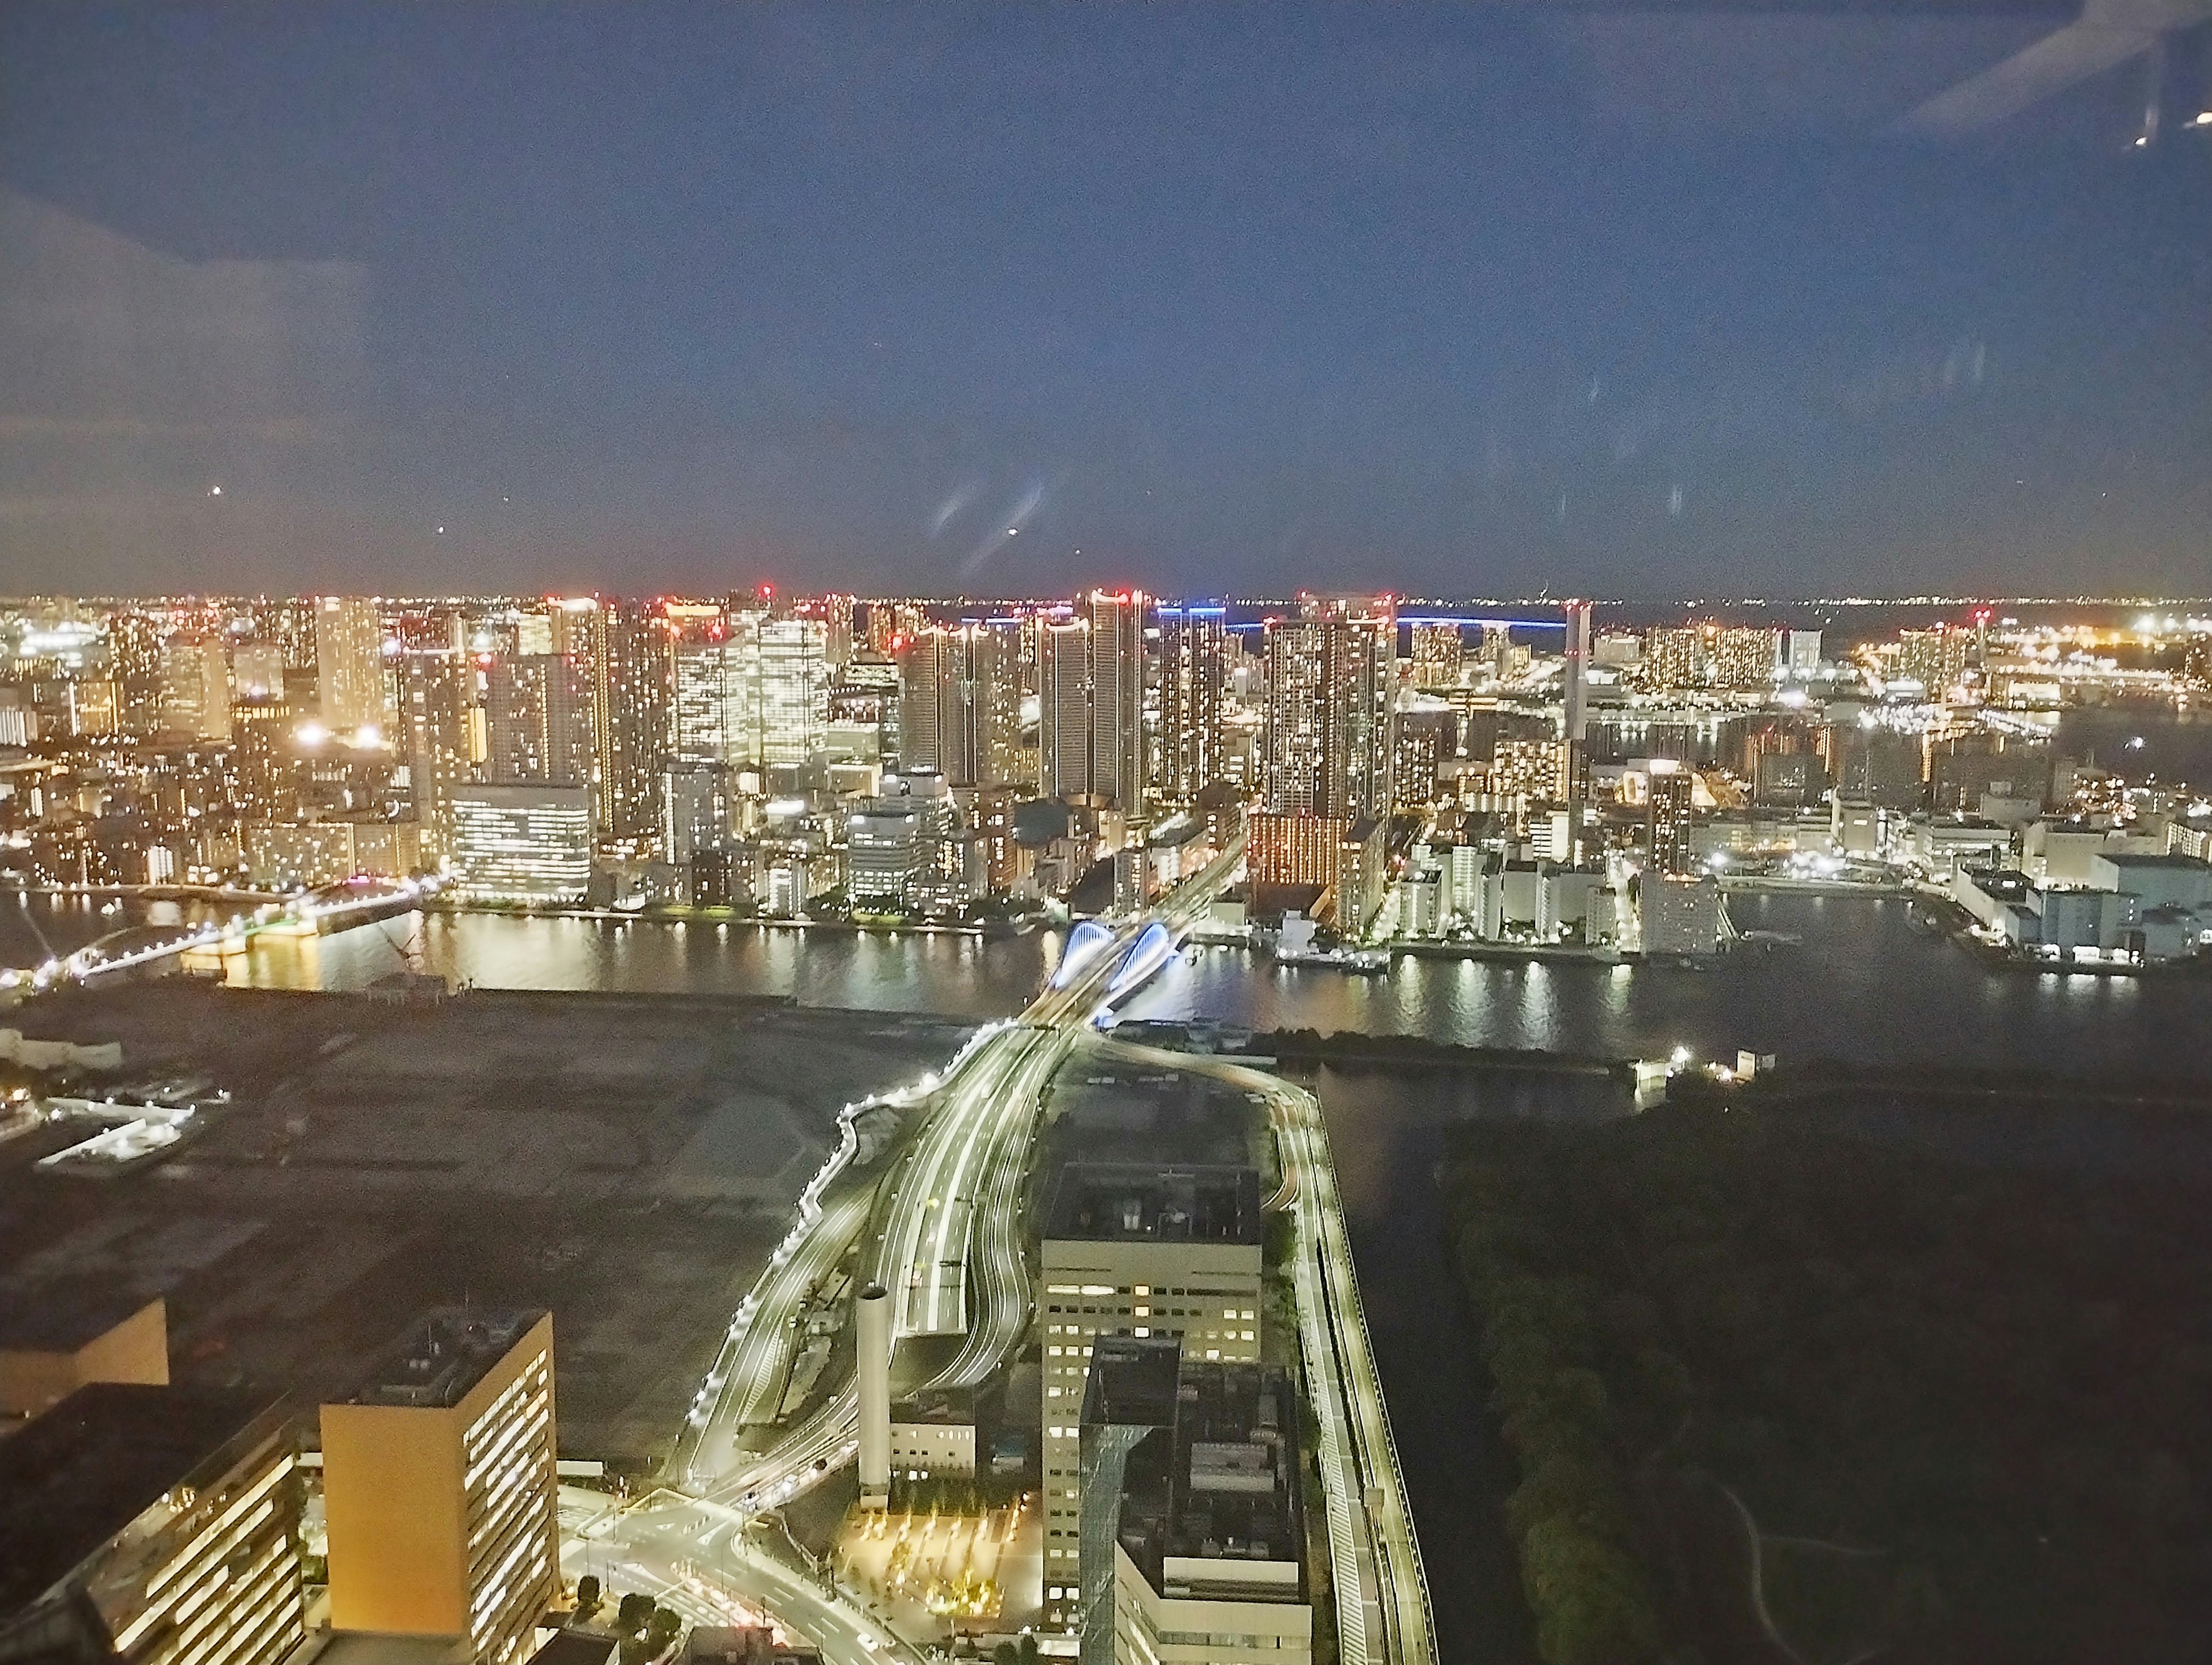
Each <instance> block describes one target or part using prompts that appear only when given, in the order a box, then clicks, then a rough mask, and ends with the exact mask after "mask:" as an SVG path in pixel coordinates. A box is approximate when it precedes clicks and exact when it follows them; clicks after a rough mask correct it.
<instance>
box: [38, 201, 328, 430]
mask: <svg viewBox="0 0 2212 1665" xmlns="http://www.w3.org/2000/svg"><path fill="white" fill-rule="evenodd" d="M366 294H367V273H366V270H365V269H364V268H362V267H361V266H359V265H356V264H350V263H348V262H342V261H317V260H185V259H180V258H177V257H176V256H174V255H170V254H165V253H162V252H159V251H157V250H155V249H152V248H149V247H148V246H146V245H144V244H143V243H139V242H136V241H134V240H131V239H130V238H128V237H125V236H121V235H119V234H117V233H114V232H112V231H108V230H106V229H104V228H100V227H99V226H95V225H94V224H92V223H91V222H88V221H85V220H81V219H79V218H77V217H76V216H74V215H70V214H66V213H64V212H63V211H62V210H59V209H56V208H52V207H50V206H48V205H47V204H43V203H40V202H36V201H34V200H33V199H32V198H30V197H24V196H21V195H19V194H17V193H15V192H12V191H0V420H6V421H8V422H11V423H15V424H18V425H20V424H21V423H22V422H26V421H33V420H43V421H46V422H52V423H55V424H58V425H60V424H67V423H70V422H76V423H80V424H86V425H88V426H87V428H86V429H85V432H86V434H87V436H89V437H98V436H99V433H98V430H99V428H100V427H101V426H102V425H111V426H112V425H116V424H120V425H123V426H124V427H125V428H128V427H130V426H131V425H134V424H135V425H137V427H138V428H139V429H140V430H141V433H142V434H143V433H145V432H158V431H160V430H162V429H165V428H168V429H174V428H185V429H189V430H193V431H198V432H204V431H206V430H210V429H218V430H219V429H222V428H233V427H236V428H255V427H259V426H263V425H265V424H267V423H270V422H289V421H296V420H297V419H299V418H300V417H301V416H312V415H317V414H323V413H328V412H331V411H335V410H339V409H342V408H343V407H344V406H346V405H347V404H350V403H351V402H352V401H353V400H354V399H355V398H356V397H357V396H358V393H359V391H360V386H361V383H362V365H363V351H362V343H363V335H364V320H365V316H366V310H367V309H366ZM19 431H20V427H19ZM57 431H58V430H57Z"/></svg>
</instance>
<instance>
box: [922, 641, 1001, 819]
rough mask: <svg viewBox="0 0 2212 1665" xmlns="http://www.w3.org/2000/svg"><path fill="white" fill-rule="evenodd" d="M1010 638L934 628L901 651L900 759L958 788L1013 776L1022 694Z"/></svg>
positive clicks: (998, 781) (995, 781)
mask: <svg viewBox="0 0 2212 1665" xmlns="http://www.w3.org/2000/svg"><path fill="white" fill-rule="evenodd" d="M1014 647H1015V643H1014V641H1013V639H1012V636H1011V635H1010V634H1009V633H1008V632H1007V631H1006V630H1001V629H993V628H992V627H991V626H989V625H987V624H963V625H959V626H957V627H951V628H948V627H945V626H942V625H932V626H931V627H930V628H928V629H925V630H922V631H920V632H918V633H916V634H915V635H913V636H911V637H908V638H906V639H905V641H904V644H903V646H902V647H901V648H900V649H899V653H898V664H899V761H900V764H901V766H902V768H904V769H934V770H936V771H937V772H938V773H939V775H943V776H944V777H945V781H946V783H947V784H948V785H951V786H954V787H989V786H1000V785H1004V784H1006V783H1007V782H1009V781H1012V780H1013V779H1014V771H1015V766H1016V753H1015V744H1016V741H1017V739H1018V735H1017V733H1016V730H1017V727H1018V725H1019V723H1020V720H1021V698H1020V694H1019V690H1018V688H1017V687H1016V684H1015V681H1014V676H1015V666H1014Z"/></svg>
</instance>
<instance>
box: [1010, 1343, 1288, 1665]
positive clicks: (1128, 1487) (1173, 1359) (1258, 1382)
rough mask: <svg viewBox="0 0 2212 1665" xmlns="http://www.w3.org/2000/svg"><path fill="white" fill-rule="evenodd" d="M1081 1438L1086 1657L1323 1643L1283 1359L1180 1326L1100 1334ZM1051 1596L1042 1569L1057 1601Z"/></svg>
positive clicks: (1107, 1660) (1231, 1663) (1257, 1651)
mask: <svg viewBox="0 0 2212 1665" xmlns="http://www.w3.org/2000/svg"><path fill="white" fill-rule="evenodd" d="M1081 1445H1082V1452H1083V1456H1082V1466H1083V1492H1084V1498H1083V1510H1082V1517H1081V1524H1080V1527H1079V1531H1080V1533H1081V1537H1080V1540H1079V1541H1080V1544H1081V1576H1080V1580H1079V1593H1078V1601H1079V1607H1080V1615H1081V1616H1080V1620H1079V1626H1078V1628H1079V1631H1080V1632H1081V1635H1082V1642H1081V1644H1080V1647H1081V1659H1082V1662H1083V1665H1164V1662H1168V1661H1182V1660H1190V1661H1206V1662H1225V1665H1243V1662H1253V1665H1261V1662H1267V1665H1299V1662H1303V1661H1305V1660H1309V1659H1310V1658H1311V1657H1312V1656H1313V1607H1312V1597H1311V1593H1310V1590H1309V1589H1308V1587H1307V1571H1306V1528H1305V1519H1304V1485H1305V1475H1304V1460H1303V1456H1302V1454H1301V1451H1300V1441H1299V1413H1298V1404H1297V1395H1296V1391H1295V1389H1293V1387H1292V1386H1291V1381H1290V1378H1289V1377H1288V1376H1286V1375H1285V1373H1284V1372H1282V1371H1281V1370H1271V1369H1267V1368H1264V1367H1262V1366H1261V1365H1257V1364H1207V1363H1203V1362H1200V1361H1195V1360H1193V1359H1192V1358H1190V1357H1189V1355H1188V1348H1187V1347H1182V1346H1178V1344H1177V1343H1176V1342H1175V1341H1173V1340H1165V1341H1161V1340H1136V1339H1134V1338H1131V1339H1128V1340H1121V1339H1119V1338H1115V1339H1111V1340H1102V1341H1101V1342H1100V1343H1099V1345H1098V1352H1097V1358H1096V1360H1095V1361H1094V1364H1093V1369H1092V1371H1091V1382H1090V1387H1089V1391H1088V1393H1087V1395H1086V1396H1085V1401H1084V1407H1083V1421H1082V1439H1081ZM1065 1589H1066V1587H1065V1586H1062V1587H1061V1590H1062V1592H1063V1597H1062V1599H1063V1600H1065ZM1053 1596H1054V1586H1053V1584H1052V1583H1051V1574H1050V1569H1049V1568H1048V1569H1047V1582H1046V1587H1045V1597H1046V1601H1047V1604H1048V1606H1049V1605H1050V1604H1051V1601H1052V1599H1053Z"/></svg>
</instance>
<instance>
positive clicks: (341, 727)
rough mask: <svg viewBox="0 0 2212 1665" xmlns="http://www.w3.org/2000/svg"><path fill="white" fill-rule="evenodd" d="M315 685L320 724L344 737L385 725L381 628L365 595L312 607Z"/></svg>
mask: <svg viewBox="0 0 2212 1665" xmlns="http://www.w3.org/2000/svg"><path fill="white" fill-rule="evenodd" d="M315 681H316V687H317V698H318V700H319V703H320V705H321V707H322V713H323V722H324V725H325V726H326V727H329V728H333V729H336V730H337V731H338V732H340V733H342V734H349V733H352V732H354V731H356V729H361V728H364V727H379V728H380V727H381V726H383V725H384V724H385V722H386V720H388V714H387V713H386V710H385V701H384V625H383V622H382V620H381V619H380V617H378V615H377V609H376V603H375V602H374V601H372V600H370V599H368V597H366V596H357V595H326V596H322V597H319V598H318V599H317V600H316V602H315Z"/></svg>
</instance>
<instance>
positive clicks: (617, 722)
mask: <svg viewBox="0 0 2212 1665" xmlns="http://www.w3.org/2000/svg"><path fill="white" fill-rule="evenodd" d="M553 638H554V647H555V649H556V652H559V653H563V654H565V655H567V656H568V657H570V658H573V659H575V660H576V661H577V662H578V663H579V665H580V666H581V667H582V668H583V669H584V671H585V673H586V677H587V678H589V686H590V688H591V691H592V817H593V821H594V823H595V829H596V836H597V837H598V839H599V844H600V847H601V848H603V849H607V850H610V851H611V852H613V853H615V854H630V855H634V854H644V853H647V852H649V851H651V850H652V849H653V847H654V845H655V844H656V842H658V841H659V836H660V819H661V817H660V778H661V768H662V765H663V763H664V761H665V754H666V751H667V748H668V702H669V693H670V680H671V664H670V655H669V646H668V644H669V636H668V629H667V627H666V625H665V623H663V622H662V621H661V620H660V619H659V617H655V616H654V615H653V614H652V613H651V612H649V611H647V610H646V609H644V608H642V607H640V606H637V605H635V604H633V603H629V602H621V601H600V600H594V599H582V600H575V601H564V602H562V604H561V611H560V612H559V613H557V614H556V616H555V618H554V631H553Z"/></svg>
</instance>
